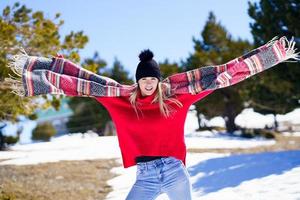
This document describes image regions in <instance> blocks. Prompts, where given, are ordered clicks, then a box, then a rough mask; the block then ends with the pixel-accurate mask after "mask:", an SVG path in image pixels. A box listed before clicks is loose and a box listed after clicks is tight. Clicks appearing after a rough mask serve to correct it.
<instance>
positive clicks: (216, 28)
mask: <svg viewBox="0 0 300 200" xmlns="http://www.w3.org/2000/svg"><path fill="white" fill-rule="evenodd" d="M201 36H202V39H196V38H193V42H194V50H195V52H194V53H193V54H191V55H190V56H189V57H188V58H187V60H186V61H185V62H183V63H182V65H183V68H184V70H185V71H186V70H192V69H195V68H199V67H204V66H209V65H218V64H223V63H226V62H228V61H229V60H231V59H234V58H235V57H238V56H241V55H243V54H244V53H246V52H247V51H249V50H250V49H251V48H252V47H251V45H250V43H249V42H248V41H246V40H242V39H237V40H235V39H233V38H232V36H231V35H230V34H229V33H228V32H227V30H226V29H225V27H223V26H222V25H221V24H220V22H217V20H216V17H215V15H214V14H213V13H212V12H211V13H209V17H208V20H207V22H206V24H205V27H204V29H203V31H202V34H201ZM241 87H242V86H241V85H240V84H239V85H237V86H231V87H229V88H225V89H220V90H217V91H215V92H214V93H213V94H211V95H210V96H208V97H207V98H205V99H204V100H202V101H201V102H197V103H196V104H195V106H196V111H197V116H198V122H199V128H200V126H201V120H200V115H201V114H204V115H205V116H206V117H209V118H210V117H213V116H216V115H221V116H222V117H223V118H224V119H225V122H226V128H227V131H228V132H229V133H232V132H233V131H235V130H236V129H237V127H236V125H235V123H234V119H235V117H236V116H237V115H238V114H239V113H240V112H241V110H242V109H243V101H242V99H241V96H240V95H239V92H240V90H241Z"/></svg>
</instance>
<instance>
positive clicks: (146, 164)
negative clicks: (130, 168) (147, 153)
mask: <svg viewBox="0 0 300 200" xmlns="http://www.w3.org/2000/svg"><path fill="white" fill-rule="evenodd" d="M174 160H178V159H177V158H175V157H172V156H169V157H163V158H158V159H155V160H151V161H147V162H138V163H137V167H141V168H147V169H148V168H155V167H156V166H158V165H161V164H167V163H169V162H171V161H174Z"/></svg>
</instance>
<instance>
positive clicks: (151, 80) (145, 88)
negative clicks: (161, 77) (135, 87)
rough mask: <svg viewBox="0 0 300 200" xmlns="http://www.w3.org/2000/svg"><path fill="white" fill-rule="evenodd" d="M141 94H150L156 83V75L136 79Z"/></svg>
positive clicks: (153, 90)
mask: <svg viewBox="0 0 300 200" xmlns="http://www.w3.org/2000/svg"><path fill="white" fill-rule="evenodd" d="M138 84H139V87H140V90H141V94H142V95H143V96H149V95H152V94H153V92H155V90H156V88H157V85H158V78H156V77H143V78H141V79H139V81H138Z"/></svg>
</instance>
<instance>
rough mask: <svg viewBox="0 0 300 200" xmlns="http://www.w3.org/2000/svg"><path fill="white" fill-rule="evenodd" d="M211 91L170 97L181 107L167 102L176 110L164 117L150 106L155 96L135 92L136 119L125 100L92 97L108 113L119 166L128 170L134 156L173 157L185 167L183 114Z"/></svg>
mask: <svg viewBox="0 0 300 200" xmlns="http://www.w3.org/2000/svg"><path fill="white" fill-rule="evenodd" d="M212 91H213V90H210V91H205V92H201V93H199V94H196V95H192V94H180V95H176V96H174V97H175V98H176V99H177V100H179V101H180V102H181V103H182V104H183V107H181V108H179V107H178V106H176V105H175V104H174V103H170V105H171V106H173V108H176V111H175V112H174V113H173V114H172V115H171V116H170V117H168V118H165V117H164V116H163V115H162V114H161V113H160V110H159V106H158V103H155V104H151V101H152V100H153V98H154V96H155V93H154V94H153V95H151V96H145V97H143V96H141V94H140V93H139V95H138V97H137V101H138V102H140V103H142V105H141V106H140V107H139V108H140V110H141V111H142V113H143V115H141V114H140V115H139V118H138V117H137V115H136V113H135V111H134V109H133V107H132V106H131V104H130V102H129V98H128V97H124V96H122V97H95V98H96V99H97V101H99V102H100V103H101V104H102V105H103V106H104V107H105V108H106V109H107V110H108V112H109V113H110V116H111V118H112V120H113V122H114V123H115V126H116V131H117V136H118V142H119V147H120V149H121V154H122V160H123V166H124V168H128V167H130V166H133V165H136V162H135V157H137V156H173V157H176V158H178V159H180V160H182V161H183V163H184V164H185V159H186V145H185V141H184V122H185V119H186V115H187V112H188V110H189V107H190V106H191V105H192V104H193V103H195V102H196V101H199V100H201V99H202V98H204V97H206V96H207V95H208V94H210V93H212ZM139 113H140V112H139Z"/></svg>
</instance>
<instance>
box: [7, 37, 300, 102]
mask: <svg viewBox="0 0 300 200" xmlns="http://www.w3.org/2000/svg"><path fill="white" fill-rule="evenodd" d="M289 59H291V60H295V61H297V60H300V58H299V52H298V53H296V52H295V42H294V40H293V38H292V39H291V40H290V41H288V40H287V39H286V37H281V38H280V39H278V38H277V37H275V38H274V39H272V40H271V41H270V42H268V43H267V44H265V45H263V46H261V47H259V48H257V49H254V50H252V51H251V52H249V53H247V54H245V55H243V56H241V57H238V58H236V59H233V60H231V61H229V62H227V63H225V64H222V65H217V66H207V67H199V68H197V69H194V70H190V71H187V72H183V73H177V74H174V75H171V76H169V77H167V78H165V79H164V80H162V85H163V91H164V92H165V94H166V95H167V96H172V95H174V94H184V93H190V94H198V93H200V92H202V91H205V90H215V89H219V88H224V87H228V86H230V85H234V84H236V83H238V82H241V81H243V80H245V79H247V78H249V77H251V76H253V75H255V74H257V73H259V72H262V71H264V70H267V69H269V68H270V67H273V66H275V65H277V64H278V63H281V62H287V61H288V60H289ZM8 66H9V67H10V68H11V69H12V70H13V71H14V72H15V74H16V75H18V77H17V78H16V77H15V78H13V77H12V78H7V79H6V80H5V82H6V83H7V84H10V86H11V88H12V92H14V93H15V94H17V95H19V96H35V95H41V94H64V95H67V96H91V97H101V96H102V97H103V96H105V97H116V96H129V95H130V94H131V93H132V92H133V91H134V90H136V88H137V83H135V84H132V85H123V84H120V83H118V82H117V81H115V80H113V79H110V78H108V77H104V76H100V75H98V74H95V73H92V72H90V71H88V70H86V69H84V68H82V67H80V66H78V65H76V64H74V63H72V62H71V61H69V60H67V59H64V58H60V57H53V58H45V57H35V56H29V55H27V54H26V52H25V51H21V53H19V54H17V55H14V56H13V57H12V59H11V62H10V63H9V65H8Z"/></svg>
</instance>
